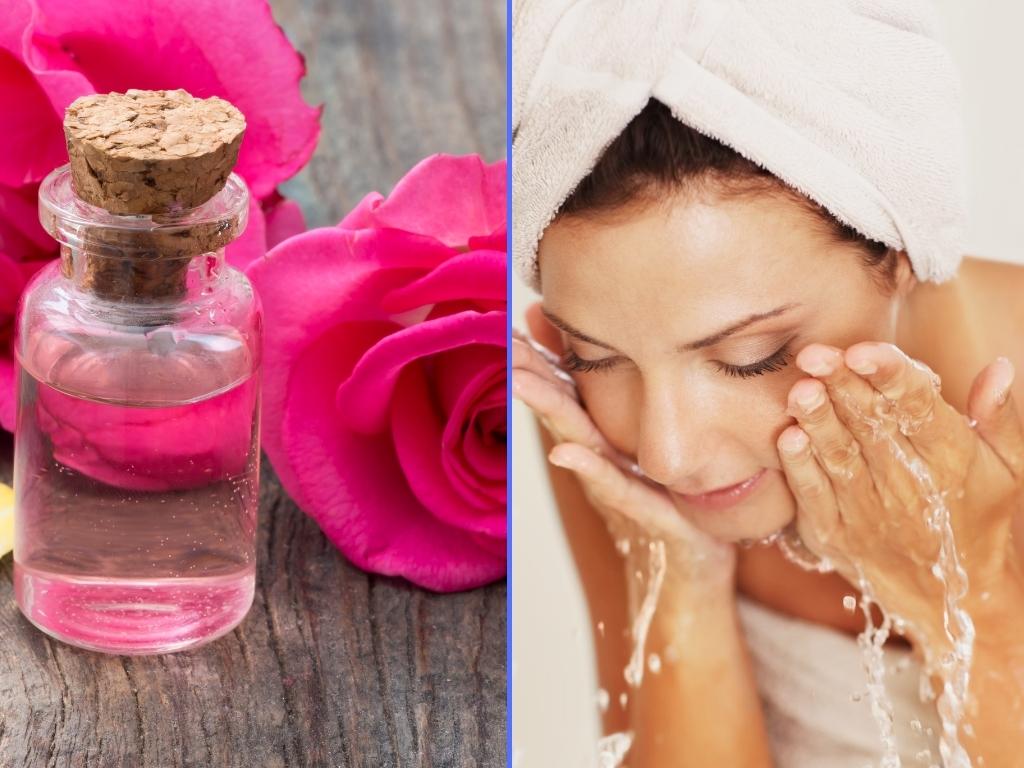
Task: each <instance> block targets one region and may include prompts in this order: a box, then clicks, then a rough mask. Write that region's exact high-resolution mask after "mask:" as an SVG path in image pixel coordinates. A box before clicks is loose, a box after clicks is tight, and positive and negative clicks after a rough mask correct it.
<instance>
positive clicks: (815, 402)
mask: <svg viewBox="0 0 1024 768" xmlns="http://www.w3.org/2000/svg"><path fill="white" fill-rule="evenodd" d="M796 402H797V405H799V406H800V407H801V408H803V409H804V411H806V412H808V413H809V412H811V411H813V410H815V409H816V408H820V407H821V406H822V405H824V404H825V393H824V392H823V391H822V390H820V389H814V390H812V391H810V392H800V393H798V394H797V396H796Z"/></svg>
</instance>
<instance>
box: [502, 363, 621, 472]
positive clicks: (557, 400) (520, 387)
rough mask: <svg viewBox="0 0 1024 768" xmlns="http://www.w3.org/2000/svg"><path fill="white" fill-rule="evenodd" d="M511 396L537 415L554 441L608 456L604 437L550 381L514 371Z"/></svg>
mask: <svg viewBox="0 0 1024 768" xmlns="http://www.w3.org/2000/svg"><path fill="white" fill-rule="evenodd" d="M512 395H513V397H515V398H516V399H518V400H520V401H522V402H523V403H525V404H526V405H527V406H528V407H529V408H530V409H531V410H532V411H533V412H534V413H535V414H537V416H538V417H539V418H540V420H541V423H542V424H543V425H544V427H545V428H546V429H547V430H548V431H549V432H551V434H552V436H553V437H554V438H555V439H556V440H559V441H565V440H568V441H571V442H574V443H582V444H583V445H585V446H588V447H590V448H592V449H593V450H595V451H598V452H600V453H610V451H611V448H610V446H609V445H608V443H607V441H606V440H605V439H604V435H602V434H601V432H600V431H599V430H598V429H597V427H596V426H595V425H594V422H593V421H592V420H591V419H590V416H589V415H588V414H587V412H586V411H585V410H583V407H582V406H581V405H580V404H579V403H578V402H577V401H576V399H575V398H574V397H572V396H571V395H569V394H568V393H567V392H566V391H565V390H564V389H563V388H561V387H558V386H556V385H555V384H554V383H553V382H552V381H550V380H549V379H546V378H544V377H542V376H539V375H538V374H536V373H534V372H533V371H529V370H526V369H524V368H515V369H513V371H512Z"/></svg>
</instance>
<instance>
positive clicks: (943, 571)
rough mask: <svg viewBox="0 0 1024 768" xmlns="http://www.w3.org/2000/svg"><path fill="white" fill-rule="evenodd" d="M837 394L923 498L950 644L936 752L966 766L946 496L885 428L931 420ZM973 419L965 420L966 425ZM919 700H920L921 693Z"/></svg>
mask: <svg viewBox="0 0 1024 768" xmlns="http://www.w3.org/2000/svg"><path fill="white" fill-rule="evenodd" d="M921 367H923V366H921ZM925 370H927V369H925ZM928 372H929V373H931V372H930V371H928ZM931 379H932V385H933V387H935V389H936V390H938V389H939V387H940V386H941V383H940V381H939V379H938V377H937V376H935V375H934V374H931ZM843 399H844V404H845V406H846V407H847V408H848V409H849V410H851V411H852V412H853V413H854V414H855V415H857V416H858V418H861V419H862V420H863V421H864V422H865V423H867V424H868V425H869V426H870V427H871V430H872V437H873V439H874V440H875V442H878V441H879V440H884V441H885V442H886V443H887V444H888V446H889V449H890V451H891V452H892V454H893V457H894V458H895V459H896V460H897V462H899V464H900V465H901V466H903V467H904V468H906V469H907V471H909V472H910V473H911V475H912V476H913V477H914V479H915V481H916V482H917V485H918V487H919V488H920V490H921V492H922V494H923V496H924V499H925V502H926V508H925V512H924V514H925V522H926V523H927V525H928V528H929V530H931V531H932V532H933V533H934V534H935V536H936V537H937V538H938V541H939V553H938V558H937V560H936V562H935V563H934V564H933V566H932V575H933V576H935V578H936V579H937V580H938V581H939V582H940V584H941V585H942V591H943V625H944V629H945V633H946V637H947V639H948V640H949V642H950V644H951V646H952V650H951V651H950V652H949V653H947V654H945V655H944V656H943V658H942V660H941V667H942V670H943V675H942V677H943V681H944V682H943V686H942V693H941V694H940V695H939V697H938V701H937V704H936V707H937V709H938V714H939V719H940V722H941V723H942V735H941V736H940V739H939V752H940V754H941V756H942V761H943V764H944V765H945V766H946V768H971V760H970V757H969V756H968V755H967V752H966V750H965V749H964V747H963V745H962V744H961V743H960V736H959V727H960V722H961V721H962V720H963V716H964V709H965V705H966V702H967V694H968V686H969V682H970V669H971V660H972V658H973V655H974V622H973V621H972V620H971V617H970V615H969V614H968V613H967V611H966V610H965V609H964V608H963V606H962V604H961V603H962V600H963V599H964V597H965V596H966V595H967V588H968V584H967V572H966V571H965V570H964V568H963V566H962V565H961V563H960V557H959V554H958V553H957V550H956V542H955V540H954V536H953V526H952V522H951V519H950V511H949V507H948V506H947V505H946V496H947V495H948V493H949V492H948V491H944V490H941V489H939V488H937V487H936V485H935V481H934V479H933V478H932V476H931V473H930V472H929V471H928V467H927V466H926V465H925V464H924V462H922V461H921V460H920V459H919V458H914V459H910V458H909V457H908V456H907V454H906V452H905V451H904V450H903V448H902V446H901V445H900V444H899V442H898V441H897V440H896V439H895V437H894V436H893V435H892V434H891V433H890V432H889V431H888V430H886V428H885V427H886V423H887V422H888V423H891V422H893V421H895V423H896V425H897V427H898V428H899V431H900V433H901V434H903V435H913V434H915V433H916V432H918V431H920V429H921V427H923V426H924V424H926V423H927V422H929V421H930V420H931V417H932V415H931V413H928V414H926V415H924V416H923V417H911V416H910V415H908V414H906V413H901V412H899V411H898V409H897V408H896V404H895V403H893V402H891V401H888V400H886V401H884V402H883V403H880V404H879V405H878V406H876V407H875V409H874V417H871V416H867V415H866V414H864V413H863V411H861V409H860V407H859V406H858V404H857V403H856V402H854V401H853V399H852V398H851V397H850V396H849V395H848V394H847V393H843ZM975 423H976V422H973V421H969V422H968V424H969V426H971V427H972V428H973V427H974V426H975ZM962 493H963V492H962V490H960V489H957V491H956V494H955V495H956V497H957V498H961V497H962ZM861 582H862V585H861V590H862V592H863V590H864V586H867V582H866V580H865V579H864V578H863V577H862V578H861ZM862 605H863V603H862ZM886 621H888V618H887V619H886ZM870 626H871V625H869V628H870ZM866 631H867V630H865V632H866ZM927 674H928V670H925V672H923V673H922V694H924V693H925V690H926V689H925V685H926V682H927V688H928V690H929V691H930V687H931V686H930V681H925V680H924V677H925V676H926V675H927ZM933 696H934V694H933ZM922 700H924V696H923V695H922ZM876 719H877V717H876ZM879 725H880V726H882V727H883V742H884V741H885V729H884V723H882V722H881V721H879Z"/></svg>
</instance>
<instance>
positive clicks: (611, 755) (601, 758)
mask: <svg viewBox="0 0 1024 768" xmlns="http://www.w3.org/2000/svg"><path fill="white" fill-rule="evenodd" d="M631 746H633V734H632V733H631V732H629V731H626V732H624V733H613V734H610V735H608V736H605V737H603V738H602V739H601V740H600V741H598V742H597V767H598V768H619V766H620V765H622V761H623V760H625V759H626V753H627V752H629V748H630V747H631Z"/></svg>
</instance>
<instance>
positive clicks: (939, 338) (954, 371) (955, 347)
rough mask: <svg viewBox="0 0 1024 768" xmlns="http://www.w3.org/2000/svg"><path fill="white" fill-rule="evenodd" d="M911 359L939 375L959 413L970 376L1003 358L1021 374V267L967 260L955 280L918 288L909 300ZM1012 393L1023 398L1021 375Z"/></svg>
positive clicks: (1023, 310)
mask: <svg viewBox="0 0 1024 768" xmlns="http://www.w3.org/2000/svg"><path fill="white" fill-rule="evenodd" d="M911 303H912V306H913V308H912V310H911V312H910V315H911V318H912V320H911V329H910V336H909V339H910V340H912V341H911V343H910V344H909V347H910V348H906V351H907V352H908V353H909V354H911V355H912V356H913V357H916V358H918V359H920V360H924V361H925V362H927V363H928V364H929V365H930V366H931V367H932V368H933V370H935V371H936V372H938V373H939V375H940V376H941V377H942V381H943V393H944V394H945V395H946V398H947V399H948V400H949V402H950V403H952V404H953V405H954V406H956V407H957V408H960V409H961V410H962V409H963V408H964V407H965V406H966V403H967V395H968V392H969V390H970V387H971V383H972V382H973V380H974V377H975V376H977V374H978V373H979V372H980V371H981V369H982V368H984V367H985V366H986V365H987V364H988V363H991V362H992V361H993V360H994V359H995V358H996V357H998V356H1000V355H1002V356H1005V357H1008V358H1009V359H1010V360H1011V362H1013V364H1014V366H1015V367H1016V368H1017V370H1018V371H1024V337H1022V334H1021V329H1024V265H1019V264H1012V263H1007V262H999V261H993V260H991V259H984V258H980V257H977V256H965V257H964V260H963V262H962V263H961V266H960V269H959V271H958V272H957V276H956V278H955V279H953V280H951V281H949V282H947V283H942V284H939V285H936V284H934V283H925V284H921V285H919V286H918V287H917V289H915V291H914V297H913V300H912V302H911ZM1017 382H1018V383H1017V385H1016V386H1015V387H1014V389H1015V390H1017V389H1018V388H1020V389H1021V390H1022V391H1021V392H1019V393H1018V394H1020V395H1021V396H1024V376H1019V377H1017Z"/></svg>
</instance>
